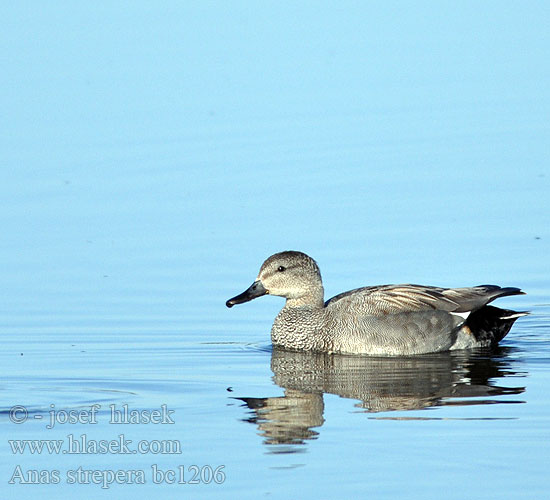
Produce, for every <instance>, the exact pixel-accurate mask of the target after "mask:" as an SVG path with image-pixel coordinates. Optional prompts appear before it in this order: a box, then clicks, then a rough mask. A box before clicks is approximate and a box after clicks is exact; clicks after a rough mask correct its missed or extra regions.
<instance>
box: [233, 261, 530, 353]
mask: <svg viewBox="0 0 550 500" xmlns="http://www.w3.org/2000/svg"><path fill="white" fill-rule="evenodd" d="M524 293H525V292H523V291H522V290H521V289H519V288H515V287H500V286H497V285H478V286H473V287H465V288H441V287H437V286H425V285H415V284H402V285H378V286H366V287H362V288H356V289H354V290H350V291H347V292H343V293H340V294H338V295H336V296H334V297H332V298H331V299H329V300H327V301H325V300H324V289H323V281H322V278H321V271H320V269H319V266H318V264H317V262H315V260H314V259H312V258H311V257H310V256H309V255H307V254H305V253H303V252H299V251H295V250H290V251H284V252H279V253H276V254H274V255H272V256H271V257H269V258H268V259H266V260H265V262H264V263H263V264H262V266H261V267H260V271H259V273H258V276H257V278H256V280H255V281H254V282H253V283H252V285H250V287H249V288H247V289H246V290H245V291H244V292H243V293H241V294H239V295H236V296H235V297H233V298H231V299H229V300H228V301H227V302H226V306H227V307H233V306H234V305H236V304H242V303H244V302H248V301H250V300H253V299H255V298H257V297H261V296H263V295H275V296H279V297H284V298H285V299H286V302H285V305H284V307H283V308H282V309H281V311H280V312H279V314H278V315H277V317H276V318H275V321H274V322H273V326H272V328H271V341H272V344H273V346H274V347H277V348H282V349H288V350H295V351H312V352H323V353H328V354H335V353H339V354H365V355H374V356H407V355H417V354H428V353H436V352H444V351H452V350H458V349H472V348H491V347H494V346H496V345H497V344H498V343H499V342H500V341H501V340H502V339H503V338H504V337H505V336H506V334H507V333H508V332H509V331H510V329H511V328H512V325H513V324H514V322H515V321H516V319H518V318H519V317H521V316H524V315H526V314H528V313H527V312H517V311H512V310H508V309H500V308H498V307H494V306H490V305H488V304H489V303H490V302H492V301H493V300H495V299H498V298H500V297H506V296H510V295H523V294H524Z"/></svg>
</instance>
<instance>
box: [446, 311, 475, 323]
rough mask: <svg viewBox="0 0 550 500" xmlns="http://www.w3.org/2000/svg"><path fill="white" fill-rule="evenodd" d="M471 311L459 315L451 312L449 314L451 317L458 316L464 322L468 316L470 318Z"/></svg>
mask: <svg viewBox="0 0 550 500" xmlns="http://www.w3.org/2000/svg"><path fill="white" fill-rule="evenodd" d="M471 312H472V311H466V312H461V313H457V312H452V313H451V314H452V315H453V316H459V317H460V318H462V319H463V320H464V321H466V320H467V319H468V316H470V313H471Z"/></svg>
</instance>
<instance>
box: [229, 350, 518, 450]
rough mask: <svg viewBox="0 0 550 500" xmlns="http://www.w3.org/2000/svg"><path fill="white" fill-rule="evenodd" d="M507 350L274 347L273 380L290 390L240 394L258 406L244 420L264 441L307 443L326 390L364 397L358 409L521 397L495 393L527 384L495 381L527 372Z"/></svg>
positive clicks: (381, 409)
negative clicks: (357, 351)
mask: <svg viewBox="0 0 550 500" xmlns="http://www.w3.org/2000/svg"><path fill="white" fill-rule="evenodd" d="M509 351H510V348H504V347H500V348H497V349H496V350H492V351H491V352H490V353H488V352H483V351H479V352H476V351H467V352H465V351H460V352H445V353H437V354H426V355H421V356H414V357H401V358H391V357H379V358H376V357H371V356H346V355H335V354H333V355H328V354H324V353H310V352H291V351H285V350H282V349H277V348H274V349H273V352H272V356H271V369H272V371H273V373H274V377H273V379H274V381H275V383H276V384H277V385H278V386H280V387H282V388H283V389H284V396H280V397H270V398H254V397H240V398H236V399H239V400H241V401H244V403H245V404H246V406H247V407H248V408H249V409H250V410H252V412H251V416H250V417H249V418H247V419H245V420H246V421H248V422H251V423H254V424H256V425H257V426H258V429H259V430H260V433H261V435H262V436H263V437H264V438H265V441H264V442H265V443H266V444H304V443H305V442H306V440H309V439H315V438H316V437H317V436H318V432H317V431H315V430H314V429H315V428H319V427H321V426H322V425H323V423H324V417H323V414H324V401H323V396H324V394H325V393H326V394H335V395H338V396H340V397H343V398H349V399H355V400H358V401H359V402H358V403H357V404H356V407H358V408H362V409H364V411H366V412H369V413H376V412H389V411H396V410H401V411H404V410H420V409H426V408H433V407H439V406H464V405H484V404H495V403H523V401H520V400H517V399H509V398H507V399H506V400H499V399H495V398H496V397H498V396H511V395H517V394H520V393H522V392H523V391H524V390H525V388H524V387H500V386H497V385H494V382H493V381H494V380H495V379H498V378H503V377H507V376H513V375H522V373H518V372H517V371H514V370H513V368H512V361H514V362H515V361H516V359H515V358H511V359H508V354H509ZM514 364H515V363H514ZM474 398H475V399H474ZM383 418H392V417H388V416H385V417H383ZM393 418H398V419H424V418H429V417H426V416H425V415H424V416H422V417H419V416H413V415H411V416H406V417H403V416H400V417H393ZM435 418H437V417H435Z"/></svg>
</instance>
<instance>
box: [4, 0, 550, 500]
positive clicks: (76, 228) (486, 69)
mask: <svg viewBox="0 0 550 500" xmlns="http://www.w3.org/2000/svg"><path fill="white" fill-rule="evenodd" d="M57 9H58V10H53V9H51V8H50V7H47V6H44V5H42V4H41V3H35V4H32V3H31V4H27V5H26V6H23V5H19V4H14V5H13V6H10V7H7V8H6V9H4V10H5V12H4V15H3V18H4V19H5V20H7V21H6V29H4V30H2V34H0V37H1V38H2V44H1V46H2V47H3V49H2V51H3V61H4V64H3V71H2V75H1V76H0V78H1V82H2V88H3V92H2V97H0V100H1V101H0V102H1V104H2V109H3V111H2V113H1V115H2V116H1V118H0V127H1V130H2V133H1V134H0V149H1V150H2V158H1V160H0V161H1V169H2V182H1V183H0V227H1V228H2V237H1V238H0V260H1V262H2V264H3V268H2V278H1V279H2V289H3V296H2V300H1V301H0V313H1V315H0V317H1V323H0V325H1V326H0V328H1V335H2V337H1V338H2V343H1V345H0V367H1V368H0V371H1V383H0V399H1V406H0V429H1V434H2V438H1V439H2V441H1V445H0V464H1V470H2V479H1V481H2V482H1V485H0V491H1V492H2V495H1V496H2V497H3V498H15V497H19V498H27V497H30V496H40V497H41V498H44V499H47V498H59V496H60V495H65V496H67V497H69V498H72V497H77V496H78V497H79V498H118V499H122V498H135V496H136V495H139V496H144V497H151V496H154V495H157V496H158V495H160V496H161V497H162V498H181V497H182V496H183V497H186V496H188V497H192V498H220V497H224V498H232V497H234V498H262V497H270V498H295V497H297V496H300V497H301V498H334V497H336V496H338V497H342V496H343V497H352V496H357V494H358V492H359V493H360V494H361V495H362V496H364V497H367V496H371V497H376V498H394V497H402V496H403V495H404V494H406V495H407V497H418V498H440V497H441V492H442V491H444V492H445V496H446V497H448V498H457V499H462V498H486V497H499V498H514V499H515V498H541V497H543V496H544V495H545V494H546V492H547V477H546V476H547V464H548V461H549V459H550V449H549V446H548V443H549V441H548V438H550V403H549V400H548V396H547V394H548V391H547V387H548V384H549V383H550V348H549V345H550V344H549V341H550V328H549V326H548V325H549V320H550V293H549V291H550V281H549V276H550V273H549V271H550V266H549V264H548V255H550V247H549V242H550V232H549V228H550V201H549V200H550V198H549V197H548V193H549V192H550V185H549V180H550V172H549V170H548V144H549V143H550V134H549V132H550V128H549V124H548V116H550V113H549V112H550V106H549V98H548V97H549V96H548V90H547V89H548V88H549V85H548V84H549V80H550V78H549V76H550V71H549V69H550V66H549V64H548V57H547V47H548V45H549V42H550V40H549V39H548V38H549V34H548V29H547V26H548V14H549V12H548V8H547V7H546V6H545V5H543V4H536V3H533V4H529V5H528V6H523V5H522V6H517V5H516V6H512V5H508V4H507V5H506V6H503V5H502V4H501V3H496V2H495V3H491V2H488V3H484V4H483V6H480V5H479V4H478V3H468V2H466V3H463V4H461V5H460V6H456V5H455V4H454V3H448V4H446V3H442V4H439V5H438V6H437V7H435V8H434V6H433V3H420V4H415V6H414V8H413V7H410V8H405V7H404V6H402V5H399V6H397V5H393V4H387V5H384V6H366V5H363V4H360V3H355V2H345V3H344V4H342V3H339V4H337V5H336V4H334V5H333V6H329V5H326V6H323V7H320V6H319V5H318V4H317V3H315V4H311V5H309V4H307V3H306V4H300V5H299V6H298V5H295V4H294V3H284V2H283V3H277V4H276V5H275V4H273V5H271V4H266V5H264V6H256V7H255V9H253V10H251V9H250V5H249V3H247V2H243V3H240V2H235V3H232V4H231V5H229V4H226V3H217V2H210V3H205V4H201V5H200V6H198V5H191V4H187V3H186V4H181V3H179V2H175V3H172V2H162V3H161V4H159V5H157V4H155V5H152V4H150V3H146V2H144V3H139V2H138V3H134V4H133V5H132V7H131V8H128V7H127V6H125V7H122V6H115V5H103V6H95V5H92V4H90V5H86V4H78V5H75V4H74V3H72V2H67V3H66V4H64V5H59V6H58V7H57ZM287 249H295V250H301V251H304V252H306V253H308V254H310V255H311V256H312V257H314V258H315V259H316V260H317V261H318V263H319V265H320V267H321V271H322V274H323V279H324V284H325V291H326V298H329V297H331V296H333V295H336V294H337V293H340V292H342V291H344V290H349V289H352V288H356V287H358V286H364V285H374V284H384V283H406V282H413V283H423V284H430V285H436V286H468V285H477V284H481V283H495V284H499V285H502V286H517V287H521V288H522V289H524V290H525V291H526V292H527V295H526V296H518V297H507V298H505V299H501V300H499V301H498V304H499V305H500V306H502V307H506V308H511V309H516V310H529V311H530V312H531V314H530V315H529V316H527V317H524V318H520V319H519V320H518V321H517V323H516V324H515V325H514V328H513V329H512V331H511V333H510V334H509V335H508V336H507V337H506V338H505V339H504V341H503V342H502V344H501V347H500V348H499V349H497V350H495V351H494V352H486V351H476V352H469V353H458V352H457V353H451V354H449V353H443V354H437V355H426V356H419V357H411V358H398V359H387V358H368V357H353V356H327V355H317V354H315V355H312V354H304V353H285V352H280V351H277V350H272V348H271V346H270V342H269V330H270V327H271V322H272V320H273V318H274V317H275V315H276V313H277V311H278V310H279V308H280V307H282V299H279V298H273V297H264V298H261V299H258V300H256V301H254V302H251V303H249V304H245V305H242V306H239V307H235V308H233V309H231V310H228V309H227V308H226V307H225V305H224V303H225V300H227V299H228V298H229V297H232V296H234V295H235V294H237V293H239V292H241V291H242V290H244V289H245V287H247V286H248V285H249V284H250V283H251V282H252V280H253V279H254V278H255V276H256V274H257V272H258V269H259V266H260V265H261V263H262V261H263V260H264V259H265V258H266V257H267V256H269V255H270V254H272V253H274V252H277V251H281V250H287ZM17 405H19V406H22V407H24V408H25V411H26V412H27V413H26V414H25V413H24V412H23V410H19V412H18V413H16V414H15V419H17V418H23V416H24V415H26V416H27V417H26V418H27V420H26V421H25V422H22V423H18V424H17V423H14V422H13V419H14V415H13V414H12V415H11V416H10V409H11V408H13V407H14V406H17ZM93 405H99V407H97V418H96V421H97V423H95V424H92V423H86V422H82V421H81V422H79V423H72V424H71V423H68V422H67V423H61V422H58V423H56V424H55V425H54V426H53V428H48V424H49V417H50V412H51V411H53V410H55V411H58V412H60V413H59V415H60V418H62V417H63V412H68V411H71V410H72V411H73V412H75V411H76V412H78V411H84V412H85V413H84V414H88V415H91V414H90V413H89V412H91V409H92V407H93ZM111 405H115V406H114V408H115V409H116V410H120V411H122V409H123V408H125V406H124V405H127V407H126V408H128V410H129V411H132V410H134V411H137V412H141V413H140V415H145V414H147V412H149V413H148V414H151V413H152V412H155V411H159V412H162V409H163V408H165V409H166V410H167V411H171V412H173V413H170V418H168V419H165V420H164V422H162V423H140V424H131V423H126V424H120V423H110V419H111V408H110V406H111ZM163 405H165V406H163ZM86 412H88V413H86ZM144 412H145V413H144ZM10 418H11V420H10ZM171 420H172V421H173V422H174V423H171ZM83 434H85V435H86V438H87V439H88V440H89V441H91V440H96V441H98V442H99V441H100V440H106V441H117V440H118V441H120V439H122V438H120V436H121V435H122V436H123V438H124V439H126V440H132V443H131V445H132V446H134V445H135V446H137V444H138V443H139V442H144V443H145V445H150V446H153V447H154V446H161V443H164V444H165V445H169V444H170V443H171V444H172V445H173V446H176V447H177V446H179V447H180V448H179V449H178V448H172V450H171V451H172V453H158V451H159V448H156V449H153V450H152V451H151V450H149V452H146V451H144V450H143V449H142V450H140V451H139V452H136V453H131V452H130V453H115V452H114V451H115V450H111V451H110V452H108V453H103V454H101V453H98V452H94V453H79V454H77V453H63V452H62V451H61V452H59V453H48V452H46V451H45V450H43V451H42V452H41V453H38V452H36V453H31V452H30V451H28V450H26V451H25V452H24V453H16V452H15V451H14V449H13V448H12V447H11V445H10V444H9V442H8V440H12V441H13V440H24V439H27V440H61V441H62V442H63V444H64V445H66V444H67V442H68V440H69V437H68V436H69V435H71V436H72V437H73V438H74V439H78V438H80V436H81V435H83ZM178 443H179V445H178ZM132 446H130V448H131V450H132V451H133V450H134V449H135V448H133V447H132ZM64 449H65V450H66V448H64ZM164 451H166V449H165V450H164ZM168 451H170V450H168ZM17 466H20V468H21V471H25V473H26V472H27V471H29V470H36V471H47V472H48V471H49V474H50V477H51V473H52V471H59V477H60V481H59V483H58V484H42V485H36V484H35V485H31V484H21V479H20V477H16V478H15V480H14V483H15V484H9V483H8V481H9V480H10V478H13V475H14V472H15V471H16V467H17ZM153 466H155V469H153ZM193 466H196V467H195V468H193ZM221 466H223V468H220V467H221ZM79 467H81V468H82V470H88V471H100V472H98V478H99V479H101V478H102V477H103V478H104V477H105V471H116V470H120V471H143V474H144V477H145V479H146V483H145V484H136V483H135V481H134V483H133V484H115V483H113V484H110V485H104V486H108V487H105V488H102V484H94V483H93V481H92V480H91V479H90V484H69V481H68V476H67V474H68V471H76V470H78V468H79ZM181 468H183V472H184V473H185V478H184V480H185V481H186V483H185V484H183V483H181V482H180V481H179V480H180V475H179V474H180V470H182V469H181ZM154 470H156V476H155V474H154V473H153V471H154ZM168 470H170V471H174V476H171V475H170V474H168V475H167V474H166V471H168ZM216 470H217V471H218V475H217V476H214V471H216ZM159 471H162V474H164V476H163V477H164V479H163V480H161V476H162V474H161V473H159ZM197 471H198V476H197ZM220 472H223V475H222V474H220ZM101 474H103V476H101ZM201 474H202V476H201ZM46 476H47V474H46ZM195 476H196V478H198V479H197V481H198V482H199V483H200V484H190V481H191V483H192V482H193V479H194V477H195ZM136 478H137V479H139V477H137V476H135V475H134V476H133V479H134V480H135V479H136ZM171 478H175V484H168V483H169V482H170V481H169V480H170V479H171ZM196 478H195V479H196ZM214 478H216V479H217V480H218V482H219V483H220V484H218V483H217V482H216V481H215V480H214ZM84 479H85V478H84ZM127 479H128V480H130V479H132V476H131V475H130V474H127V475H123V476H121V477H120V482H122V481H123V480H127ZM155 479H156V480H157V481H156V482H155ZM77 482H78V481H77ZM80 482H83V481H80ZM205 483H209V484H205Z"/></svg>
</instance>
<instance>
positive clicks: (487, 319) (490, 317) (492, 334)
mask: <svg viewBox="0 0 550 500" xmlns="http://www.w3.org/2000/svg"><path fill="white" fill-rule="evenodd" d="M526 314H529V313H527V312H517V311H512V310H510V309H500V308H498V307H495V306H483V307H482V308H481V309H478V310H477V311H474V312H473V313H472V314H470V316H468V319H467V320H466V323H465V326H467V327H469V328H470V330H471V331H472V333H473V335H474V337H475V338H476V340H477V341H478V342H479V343H480V346H483V347H485V346H490V345H494V344H497V343H498V342H500V341H501V340H502V339H503V338H504V337H505V336H506V334H507V333H508V332H509V331H510V328H512V325H513V324H514V322H515V321H516V319H518V318H519V317H520V316H525V315H526Z"/></svg>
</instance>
